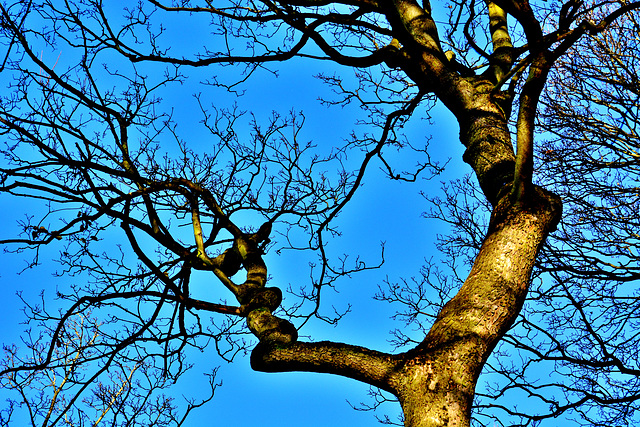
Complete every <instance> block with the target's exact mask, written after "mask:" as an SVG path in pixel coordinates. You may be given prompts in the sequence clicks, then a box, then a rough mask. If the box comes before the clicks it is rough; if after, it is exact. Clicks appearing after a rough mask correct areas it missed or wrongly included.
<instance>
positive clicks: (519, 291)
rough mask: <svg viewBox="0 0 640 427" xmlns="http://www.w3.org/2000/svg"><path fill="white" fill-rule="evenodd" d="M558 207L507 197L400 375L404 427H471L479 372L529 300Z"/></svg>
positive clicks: (550, 201)
mask: <svg viewBox="0 0 640 427" xmlns="http://www.w3.org/2000/svg"><path fill="white" fill-rule="evenodd" d="M560 213H561V202H560V200H559V199H558V198H557V197H556V196H555V195H552V194H550V193H547V192H544V191H543V190H541V189H536V191H535V192H534V193H533V197H531V199H530V200H528V201H527V202H526V203H513V202H511V201H510V198H509V197H508V196H505V197H503V198H502V200H501V201H500V203H499V204H498V205H497V206H496V208H495V209H494V212H493V216H492V220H491V224H490V227H489V230H488V233H487V236H486V238H485V241H484V243H483V245H482V248H481V250H480V253H479V254H478V256H477V258H476V260H475V263H474V265H473V267H472V269H471V272H470V274H469V277H468V278H467V280H466V281H465V283H464V285H463V286H462V288H461V289H460V291H459V292H458V294H457V295H456V296H455V297H454V298H453V299H452V300H451V301H449V302H448V303H447V304H446V305H445V306H444V308H443V309H442V311H441V312H440V314H439V315H438V318H437V319H436V322H435V323H434V325H433V327H432V328H431V330H430V331H429V333H428V335H427V337H426V338H425V340H424V341H423V342H422V343H421V345H420V346H419V347H418V348H417V349H416V350H415V351H413V352H410V353H407V356H408V357H410V358H409V359H408V361H407V364H406V365H405V367H404V368H403V370H402V373H401V376H402V381H401V383H400V385H399V387H398V389H397V395H398V397H399V398H400V401H401V403H402V407H403V410H404V413H405V419H406V421H405V425H406V426H407V427H409V426H410V427H427V426H429V427H431V426H467V425H469V421H470V414H471V403H472V400H473V394H474V389H475V384H476V381H477V379H478V376H479V375H480V371H481V370H482V367H483V365H484V363H485V362H486V360H487V358H488V357H489V354H490V353H491V351H492V350H493V348H494V347H495V345H496V343H497V342H498V340H499V339H500V338H501V337H502V336H503V335H504V333H505V332H506V331H507V330H508V329H509V327H511V325H512V324H513V322H514V320H515V318H516V317H517V315H518V313H519V312H520V309H521V307H522V303H523V302H524V299H525V297H526V294H527V288H528V285H529V280H530V275H531V270H532V268H533V264H534V262H535V257H536V255H537V253H538V251H539V249H540V247H541V246H542V244H543V243H544V240H545V238H546V235H547V234H548V232H549V231H551V230H552V229H553V228H554V227H555V226H556V224H557V222H558V219H559V217H560Z"/></svg>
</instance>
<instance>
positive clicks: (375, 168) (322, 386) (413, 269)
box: [0, 22, 469, 427]
mask: <svg viewBox="0 0 640 427" xmlns="http://www.w3.org/2000/svg"><path fill="white" fill-rule="evenodd" d="M165 25H167V26H168V27H171V26H172V22H165ZM180 26H181V25H180ZM181 28H183V29H184V28H185V27H183V26H181ZM206 30H207V29H206V27H203V28H201V29H200V30H199V31H195V30H194V27H192V26H189V27H188V30H185V31H178V32H177V33H176V34H181V35H182V36H183V38H182V39H180V40H175V42H174V46H179V45H180V44H182V43H190V42H196V43H200V44H205V43H206V41H204V40H202V38H204V37H206ZM49 55H50V56H51V57H53V56H55V53H49ZM64 60H65V53H64V52H63V53H62V54H61V65H60V66H63V65H62V64H64ZM274 68H276V69H278V71H279V73H280V74H279V77H275V76H274V75H272V74H270V73H267V72H259V73H257V74H256V75H255V76H253V78H252V79H251V80H250V81H249V82H248V83H247V84H246V85H245V86H243V88H244V89H246V90H247V92H246V94H245V95H244V96H242V97H240V98H237V99H236V98H235V97H234V96H232V95H228V94H227V95H224V94H222V93H221V92H216V93H215V103H216V105H217V106H219V107H228V106H230V105H231V104H232V103H233V102H237V103H238V105H239V107H240V108H241V109H246V110H250V111H252V112H254V113H255V114H256V116H257V118H258V120H266V119H267V118H268V116H269V115H270V113H271V111H272V110H276V111H279V112H282V113H286V112H287V111H289V110H291V109H292V108H293V109H295V110H299V111H303V112H304V114H305V116H306V118H307V123H306V126H305V129H304V135H305V137H304V138H303V139H310V140H313V142H314V143H316V144H318V145H319V146H323V147H324V146H335V145H339V144H341V142H342V140H343V139H345V138H348V135H349V132H350V131H351V130H352V129H353V128H354V123H355V122H356V121H357V120H358V119H359V118H361V116H360V114H361V112H360V111H359V109H358V108H356V107H355V106H354V107H347V108H344V109H343V108H340V107H333V108H329V109H327V108H326V107H324V106H321V105H320V104H319V102H318V101H317V98H318V96H319V94H320V93H324V94H325V95H326V94H327V93H328V92H327V87H326V86H324V85H323V84H322V83H321V82H319V81H318V80H317V79H314V78H313V75H314V74H317V73H318V72H319V71H324V72H332V70H335V71H336V72H339V73H340V74H341V75H343V76H344V77H345V78H347V79H349V78H350V76H351V73H352V71H351V70H350V69H348V68H341V67H337V66H333V65H332V64H329V63H327V62H324V63H319V62H314V61H311V60H301V61H292V62H291V63H287V64H280V65H277V66H275V67H274ZM233 70H234V69H232V68H225V69H223V70H220V68H215V67H210V68H208V69H206V70H199V71H197V72H195V73H194V74H196V77H195V78H193V80H190V81H189V82H188V83H187V84H185V85H184V86H180V85H175V86H173V88H172V90H171V91H170V92H167V93H165V94H164V96H165V99H164V101H163V104H162V108H165V109H167V110H168V109H170V108H173V109H174V110H175V113H176V117H177V119H178V120H177V121H178V123H179V124H180V123H181V120H182V121H189V120H191V121H193V118H194V116H193V114H194V113H193V112H194V110H195V109H196V104H195V101H194V99H193V98H192V97H191V94H192V93H195V92H197V91H199V90H201V88H199V87H198V86H197V76H202V75H207V74H216V73H229V72H233ZM185 71H187V72H188V70H185ZM211 93H213V92H211ZM433 114H434V124H433V125H430V124H429V123H428V122H427V121H426V120H422V119H421V118H420V114H416V117H415V118H414V119H412V121H411V126H410V128H409V132H408V133H409V135H410V137H411V138H412V142H414V143H416V144H417V145H420V144H421V143H423V142H425V141H426V138H427V137H428V136H430V135H432V136H433V141H432V143H431V148H432V149H433V153H434V155H435V158H437V159H440V160H446V159H447V158H448V157H451V158H452V161H451V162H450V163H449V165H448V167H447V172H446V174H445V176H444V177H443V178H442V179H446V178H447V177H461V176H462V175H463V174H465V173H468V172H469V168H468V167H467V166H466V165H465V164H464V163H463V162H462V161H461V155H462V147H461V145H460V143H459V141H458V128H457V124H456V122H455V120H453V119H452V117H451V116H450V115H449V114H448V113H447V112H446V111H443V110H442V109H437V110H435V111H434V112H433ZM190 126H191V124H182V125H181V129H182V131H183V134H182V137H183V138H185V139H187V140H190V139H192V140H193V141H196V142H197V141H199V140H200V137H202V135H204V133H199V132H201V131H200V130H198V129H197V128H196V127H190ZM186 129H188V130H189V132H188V133H186V132H185V130H186ZM403 156H404V157H403ZM358 160H359V159H357V158H351V159H350V161H353V162H357V161H358ZM394 160H395V161H396V162H397V164H398V165H401V164H403V163H404V162H412V161H413V155H412V154H411V153H410V152H407V153H404V154H402V155H400V156H398V157H397V158H395V159H394ZM379 166H380V165H379V164H378V163H374V164H372V165H371V167H370V170H369V171H368V173H367V176H366V179H365V185H364V187H363V188H362V189H360V191H359V192H358V193H357V195H356V197H355V198H354V200H353V201H352V203H351V204H350V205H349V206H348V208H347V209H346V210H345V211H344V212H343V213H342V215H341V216H340V218H339V219H338V223H339V224H340V225H341V230H342V232H343V233H344V235H343V237H342V238H340V239H339V240H336V241H335V242H332V247H335V248H338V249H339V250H341V251H344V252H346V253H349V254H354V255H356V254H359V255H361V256H363V257H364V258H365V259H367V258H369V259H371V261H372V262H375V261H376V260H377V257H378V254H379V244H380V242H381V241H385V242H386V252H385V255H386V264H385V266H384V268H383V269H382V270H379V271H373V272H367V273H362V274H359V275H356V276H355V277H354V278H353V279H351V280H343V281H342V282H341V283H340V287H339V289H338V290H339V293H333V294H329V295H327V299H325V301H324V302H325V304H327V306H330V305H331V304H336V305H337V306H338V307H344V306H346V304H347V303H350V304H352V305H353V312H352V313H351V314H350V315H349V316H348V317H347V318H346V319H344V320H343V321H342V322H341V323H340V324H339V325H338V327H332V326H327V325H324V324H321V323H319V322H316V323H313V322H312V323H311V324H309V325H308V326H307V327H306V328H305V329H303V330H302V331H301V332H302V334H303V335H311V336H312V337H313V339H314V340H333V341H343V342H349V343H352V344H357V345H363V346H367V347H370V348H374V349H379V350H385V351H389V350H391V347H390V346H389V344H388V341H387V340H388V338H389V334H388V332H389V330H391V329H393V328H394V327H398V326H400V325H399V324H397V323H393V322H392V321H390V319H389V317H390V316H391V315H392V314H393V312H394V307H390V306H388V305H386V304H385V303H380V302H375V301H373V299H372V296H373V294H374V293H375V292H376V290H377V286H378V285H379V284H382V282H383V280H384V279H385V277H387V276H388V277H389V278H390V279H391V280H394V279H398V278H399V277H405V278H408V277H411V276H413V275H416V274H417V273H418V270H419V268H420V266H421V265H422V263H423V260H424V259H425V258H431V257H433V256H436V257H437V256H438V254H437V252H436V251H435V248H434V246H433V245H434V240H435V235H436V234H437V233H438V232H442V231H443V228H442V227H443V225H442V224H439V223H437V222H434V221H433V220H425V219H422V218H421V213H422V212H423V211H424V210H425V209H426V204H425V202H424V200H423V199H422V197H421V196H419V194H418V193H419V191H421V190H422V191H426V192H436V191H438V190H437V189H438V188H439V185H440V183H439V181H440V179H436V180H435V181H423V180H419V182H417V183H415V184H406V183H398V182H392V181H389V180H387V179H386V178H385V177H383V176H382V175H383V174H382V173H381V172H380V170H379ZM2 206H3V209H2V210H0V224H1V225H0V238H8V237H10V236H11V235H12V233H14V232H15V230H16V228H15V221H16V220H18V219H20V218H21V217H22V216H23V215H25V214H28V213H30V212H35V211H37V210H38V209H42V207H41V206H39V205H38V203H37V202H34V201H28V200H24V199H20V200H12V199H8V198H6V197H5V196H3V198H2ZM119 231H120V230H117V232H119ZM57 244H58V243H57V242H56V241H54V242H53V244H52V245H51V247H50V248H46V249H44V250H42V252H41V256H40V259H41V261H42V264H43V265H42V267H39V268H37V269H33V270H29V271H27V272H25V273H23V274H22V275H17V274H16V273H17V271H19V270H21V269H22V267H23V266H24V262H23V259H25V258H27V257H28V256H29V255H30V254H5V255H3V259H2V263H0V280H1V281H2V285H1V286H0V297H2V299H3V300H4V301H5V307H6V308H5V311H4V313H3V316H2V317H1V322H2V324H1V326H0V341H2V342H3V343H11V342H17V341H18V333H19V332H21V330H22V329H23V326H22V325H19V324H18V322H20V321H21V320H23V317H22V313H21V311H20V309H21V302H20V301H19V299H18V298H17V297H16V296H15V293H16V291H23V292H24V296H25V297H26V298H27V299H29V300H31V301H36V300H37V298H38V294H39V292H40V291H41V290H42V289H44V290H45V292H46V293H45V297H46V299H47V300H51V299H52V297H53V296H54V294H55V291H56V287H61V288H62V289H64V288H65V287H66V286H68V284H69V281H70V280H82V278H81V277H76V278H73V279H69V278H54V277H52V275H51V273H52V271H54V270H55V269H56V268H57V265H55V264H53V263H52V262H51V259H55V257H56V254H57V251H58V250H60V247H56V245H57ZM290 259H291V258H288V254H287V253H286V252H285V253H284V254H283V255H282V256H276V255H275V254H272V255H270V256H269V257H268V258H267V262H268V267H269V273H270V274H271V275H272V276H273V284H274V285H277V286H281V287H282V288H285V287H286V286H287V285H288V284H289V283H293V284H295V283H296V281H298V280H305V279H307V278H308V267H307V265H306V263H302V262H301V263H300V265H292V263H291V261H290ZM205 285H206V284H205ZM205 285H203V286H205ZM197 286H198V284H197V283H196V284H194V287H197ZM54 304H55V303H54ZM284 304H287V302H286V300H285V303H284ZM189 361H190V362H192V363H193V364H194V365H195V367H194V371H193V373H192V374H190V375H189V377H188V378H185V380H186V381H183V382H181V383H180V384H178V386H177V387H176V389H175V391H174V393H175V394H174V396H179V395H180V394H182V393H184V394H186V395H191V394H192V393H193V392H194V391H195V396H194V397H197V395H198V391H199V390H201V389H202V388H205V387H206V379H205V378H204V377H203V376H202V375H201V372H207V371H209V370H210V369H212V368H214V367H216V366H218V365H220V366H221V369H220V372H219V379H221V380H222V381H223V386H222V387H220V388H219V389H218V390H217V393H216V397H215V398H214V399H213V401H212V402H211V403H210V404H208V405H207V406H206V407H204V408H202V409H200V410H198V411H197V412H195V413H194V415H193V417H192V419H191V420H190V421H189V422H187V425H233V426H234V427H244V426H254V425H255V423H256V422H257V421H260V422H261V425H264V426H292V425H302V426H307V427H314V426H329V425H331V426H351V427H355V426H370V425H376V421H375V419H374V418H373V415H372V414H371V413H369V412H357V411H354V410H353V409H351V407H350V406H349V405H348V403H347V400H348V401H350V402H351V403H353V404H358V403H359V402H370V401H369V400H368V398H367V396H366V392H367V390H368V386H366V385H364V384H360V383H357V382H355V381H352V380H348V379H344V378H341V377H337V376H330V375H320V374H306V373H287V374H264V373H256V372H253V371H252V370H251V368H250V366H249V363H248V358H239V359H237V360H236V362H235V363H234V364H232V365H228V364H226V363H225V362H224V361H222V360H220V359H219V358H218V357H217V355H216V354H215V350H214V349H213V348H211V349H209V351H207V352H205V353H203V354H201V353H194V354H193V355H191V356H190V358H189ZM0 397H1V394H0ZM245 399H252V400H253V399H256V400H253V401H252V403H251V404H246V403H244V401H245ZM257 403H258V404H257ZM384 409H386V410H385V411H383V412H382V413H388V414H391V415H392V416H393V414H396V413H397V412H398V411H399V408H398V407H397V405H387V406H386V407H385V408H384Z"/></svg>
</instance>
